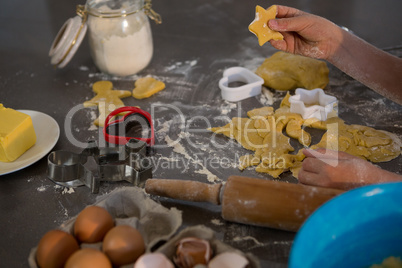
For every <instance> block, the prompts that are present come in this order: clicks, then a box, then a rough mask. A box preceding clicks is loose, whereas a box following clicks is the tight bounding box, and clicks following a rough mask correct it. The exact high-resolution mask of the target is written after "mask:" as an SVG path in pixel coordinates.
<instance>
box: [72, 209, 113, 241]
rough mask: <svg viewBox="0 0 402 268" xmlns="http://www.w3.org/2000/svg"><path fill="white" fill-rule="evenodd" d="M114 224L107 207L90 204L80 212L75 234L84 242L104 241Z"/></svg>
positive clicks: (75, 225) (75, 224) (76, 221)
mask: <svg viewBox="0 0 402 268" xmlns="http://www.w3.org/2000/svg"><path fill="white" fill-rule="evenodd" d="M113 226H114V221H113V218H112V216H111V215H110V214H109V212H108V211H107V210H106V209H104V208H101V207H97V206H89V207H86V208H85V209H83V210H82V211H81V212H80V214H78V217H77V219H76V220H75V223H74V235H75V237H76V238H77V239H78V241H80V242H82V243H96V242H100V241H102V239H103V237H105V234H106V233H107V232H108V231H109V230H110V229H112V228H113Z"/></svg>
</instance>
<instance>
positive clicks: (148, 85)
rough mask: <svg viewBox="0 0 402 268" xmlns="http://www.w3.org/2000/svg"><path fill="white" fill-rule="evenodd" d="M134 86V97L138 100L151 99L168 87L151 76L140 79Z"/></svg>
mask: <svg viewBox="0 0 402 268" xmlns="http://www.w3.org/2000/svg"><path fill="white" fill-rule="evenodd" d="M134 85H135V88H134V89H133V97H134V98H136V99H144V98H149V97H151V96H152V95H153V94H155V93H157V92H159V91H161V90H163V89H164V88H165V87H166V86H165V83H163V82H162V81H159V80H157V79H155V78H153V77H150V76H147V77H143V78H139V79H138V80H137V81H135V84H134Z"/></svg>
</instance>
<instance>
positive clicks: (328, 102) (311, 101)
mask: <svg viewBox="0 0 402 268" xmlns="http://www.w3.org/2000/svg"><path fill="white" fill-rule="evenodd" d="M289 102H290V112H291V113H298V114H300V115H301V116H302V117H303V119H308V118H313V117H314V118H317V119H318V120H320V121H325V120H327V118H328V114H329V113H330V112H331V111H332V110H333V109H334V104H336V102H337V98H336V97H334V96H330V95H327V94H325V93H324V90H322V89H321V88H316V89H312V90H307V89H304V88H297V89H296V93H295V95H293V96H290V97H289Z"/></svg>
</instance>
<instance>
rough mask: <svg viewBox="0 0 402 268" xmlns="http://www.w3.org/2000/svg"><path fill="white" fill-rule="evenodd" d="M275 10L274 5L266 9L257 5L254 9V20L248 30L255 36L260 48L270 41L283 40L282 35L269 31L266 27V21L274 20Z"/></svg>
mask: <svg viewBox="0 0 402 268" xmlns="http://www.w3.org/2000/svg"><path fill="white" fill-rule="evenodd" d="M277 9H278V8H277V6H276V5H272V6H270V7H269V8H268V9H264V8H263V7H261V6H258V5H257V6H256V7H255V19H254V20H253V21H252V22H251V24H250V25H249V26H248V29H249V31H250V32H252V33H253V34H255V35H256V36H257V38H258V44H259V45H260V46H262V45H264V44H265V43H266V42H268V41H269V40H271V39H273V40H283V35H282V34H281V33H280V32H277V31H274V30H271V29H270V28H269V26H268V21H269V20H272V19H275V17H276V13H277Z"/></svg>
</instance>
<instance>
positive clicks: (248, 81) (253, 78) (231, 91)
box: [219, 67, 264, 102]
mask: <svg viewBox="0 0 402 268" xmlns="http://www.w3.org/2000/svg"><path fill="white" fill-rule="evenodd" d="M232 82H240V83H245V84H243V85H241V86H238V87H231V86H229V84H230V83H232ZM263 83H264V80H263V79H262V78H261V77H259V76H258V75H256V74H255V73H253V72H252V71H250V70H248V69H246V68H243V67H231V68H229V69H226V70H225V71H224V72H223V77H222V78H221V80H219V88H220V89H221V93H222V98H223V99H225V100H227V101H231V102H235V101H241V100H244V99H247V98H250V97H253V96H256V95H258V94H261V86H262V84H263Z"/></svg>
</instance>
